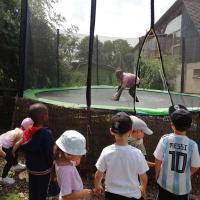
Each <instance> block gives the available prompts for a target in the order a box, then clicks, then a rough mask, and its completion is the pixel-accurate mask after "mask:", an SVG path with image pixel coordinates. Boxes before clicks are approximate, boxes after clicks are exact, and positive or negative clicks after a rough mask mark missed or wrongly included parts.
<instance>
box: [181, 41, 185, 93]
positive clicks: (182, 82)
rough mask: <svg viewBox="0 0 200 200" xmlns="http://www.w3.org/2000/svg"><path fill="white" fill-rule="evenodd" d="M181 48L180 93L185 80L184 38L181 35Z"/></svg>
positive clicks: (182, 90)
mask: <svg viewBox="0 0 200 200" xmlns="http://www.w3.org/2000/svg"><path fill="white" fill-rule="evenodd" d="M181 42H182V45H181V46H182V48H181V54H182V55H181V57H182V66H181V93H183V92H184V80H185V38H184V37H182V40H181Z"/></svg>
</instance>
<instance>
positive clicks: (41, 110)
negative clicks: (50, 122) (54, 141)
mask: <svg viewBox="0 0 200 200" xmlns="http://www.w3.org/2000/svg"><path fill="white" fill-rule="evenodd" d="M47 114H48V109H47V107H46V106H45V105H44V104H42V103H35V104H33V105H31V106H30V108H29V116H30V118H31V119H32V120H33V121H34V124H43V123H44V115H47Z"/></svg>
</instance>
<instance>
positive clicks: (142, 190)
mask: <svg viewBox="0 0 200 200" xmlns="http://www.w3.org/2000/svg"><path fill="white" fill-rule="evenodd" d="M139 188H140V191H141V193H142V196H143V197H144V198H145V197H146V188H145V187H144V186H142V185H140V186H139Z"/></svg>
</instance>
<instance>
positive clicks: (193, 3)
mask: <svg viewBox="0 0 200 200" xmlns="http://www.w3.org/2000/svg"><path fill="white" fill-rule="evenodd" d="M183 3H184V5H185V8H186V9H187V11H188V14H189V16H190V17H191V19H192V21H193V23H194V25H195V27H196V29H197V31H198V32H199V33H200V0H183Z"/></svg>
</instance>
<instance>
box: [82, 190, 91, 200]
mask: <svg viewBox="0 0 200 200" xmlns="http://www.w3.org/2000/svg"><path fill="white" fill-rule="evenodd" d="M91 197H92V190H91V189H83V199H84V200H90V199H91Z"/></svg>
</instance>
